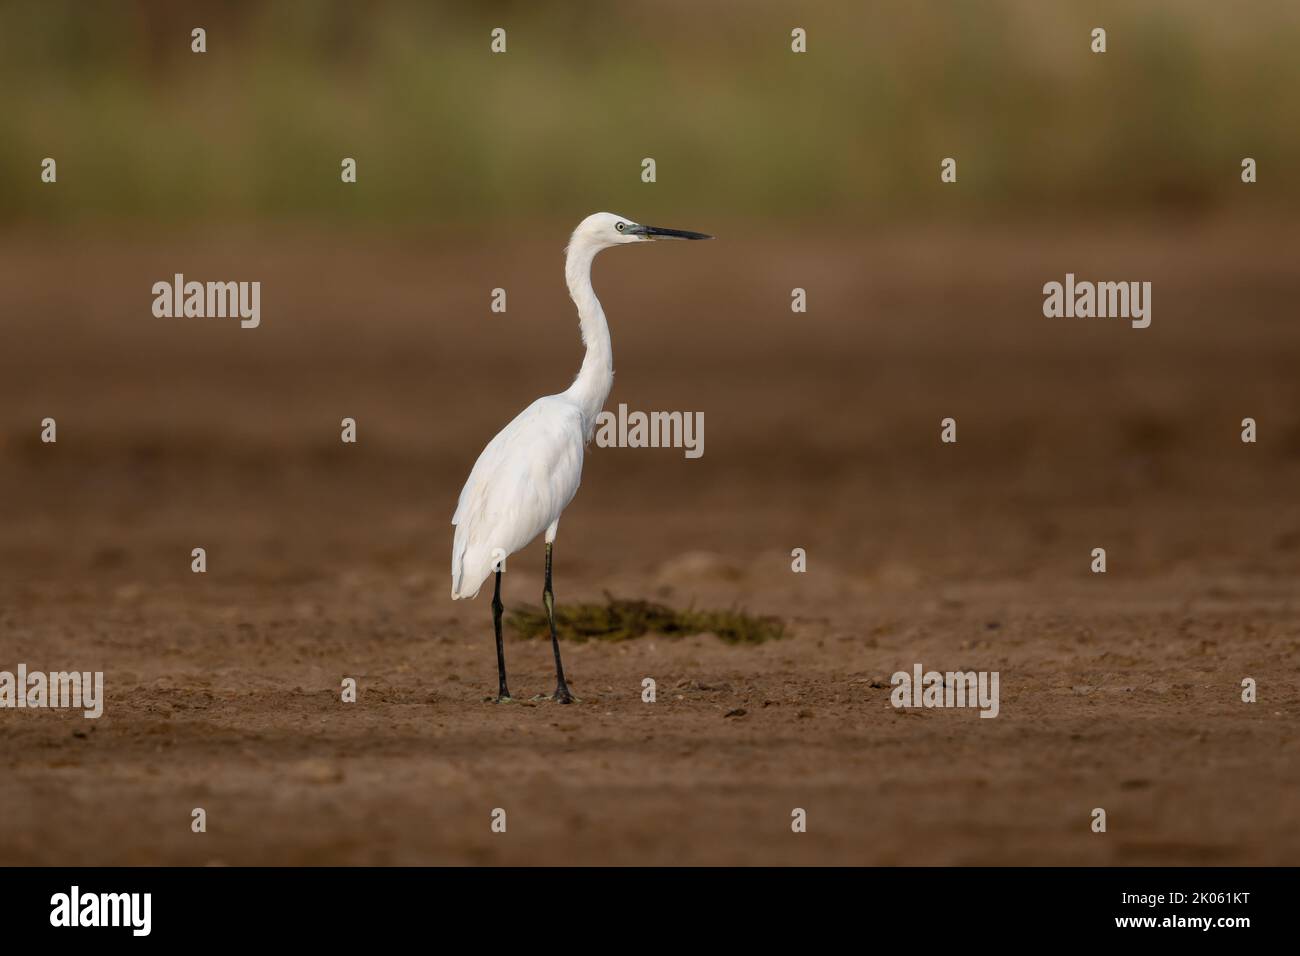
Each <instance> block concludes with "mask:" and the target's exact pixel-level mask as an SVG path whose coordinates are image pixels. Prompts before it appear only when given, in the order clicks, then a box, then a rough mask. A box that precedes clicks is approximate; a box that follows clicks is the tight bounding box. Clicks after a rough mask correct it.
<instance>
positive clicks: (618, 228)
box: [614, 222, 624, 232]
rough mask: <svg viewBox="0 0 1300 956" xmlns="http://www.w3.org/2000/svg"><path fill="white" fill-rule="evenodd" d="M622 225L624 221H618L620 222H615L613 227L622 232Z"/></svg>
mask: <svg viewBox="0 0 1300 956" xmlns="http://www.w3.org/2000/svg"><path fill="white" fill-rule="evenodd" d="M623 226H624V223H621V222H620V223H617V224H616V225H615V226H614V228H615V229H617V230H618V231H619V232H622V231H623Z"/></svg>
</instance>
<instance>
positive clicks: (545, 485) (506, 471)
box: [451, 395, 585, 598]
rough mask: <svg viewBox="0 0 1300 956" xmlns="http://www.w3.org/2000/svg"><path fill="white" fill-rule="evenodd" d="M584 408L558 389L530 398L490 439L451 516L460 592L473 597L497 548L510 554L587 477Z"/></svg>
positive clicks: (455, 586)
mask: <svg viewBox="0 0 1300 956" xmlns="http://www.w3.org/2000/svg"><path fill="white" fill-rule="evenodd" d="M584 444H585V442H584V439H583V434H582V413H581V412H580V411H579V410H578V408H577V406H575V405H572V404H570V403H569V402H566V401H564V400H563V399H561V398H559V397H558V396H555V395H548V396H547V397H545V398H539V399H538V400H537V401H535V402H533V404H531V405H529V406H528V407H527V408H525V409H524V410H523V411H522V412H520V413H519V414H518V415H517V416H515V418H514V420H513V421H511V422H510V424H509V425H507V426H506V427H505V428H503V429H501V431H500V432H498V433H497V435H496V437H495V438H493V439H492V440H491V441H490V442H488V444H487V447H486V448H484V449H483V453H482V454H481V455H479V456H478V461H476V462H475V463H474V468H473V470H472V471H471V472H470V475H469V480H468V481H466V482H465V487H464V488H463V489H462V490H461V493H460V501H459V502H458V504H457V506H456V514H455V515H454V516H453V517H452V519H451V523H452V524H454V525H455V526H456V534H455V537H454V540H453V542H452V555H451V577H452V597H453V598H460V597H473V596H474V595H476V594H477V593H478V589H479V588H480V587H481V586H482V584H483V582H484V581H485V580H486V579H487V576H488V575H489V574H490V573H491V572H492V565H493V563H494V558H495V555H496V550H497V549H500V550H501V552H502V554H504V555H510V554H513V553H514V552H515V551H518V550H519V549H520V548H522V547H524V546H525V545H527V544H528V543H529V542H530V541H532V540H533V539H534V538H536V537H537V535H538V534H540V533H541V532H542V531H543V530H545V529H546V528H547V527H549V526H550V525H551V524H552V523H553V522H555V521H557V520H559V517H560V513H561V512H563V511H564V509H565V508H566V507H567V506H568V504H569V502H570V501H572V500H573V496H574V495H575V494H577V491H578V485H579V483H580V482H581V480H582V455H583V445H584Z"/></svg>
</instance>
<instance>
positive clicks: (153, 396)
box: [0, 221, 1300, 864]
mask: <svg viewBox="0 0 1300 956" xmlns="http://www.w3.org/2000/svg"><path fill="white" fill-rule="evenodd" d="M670 225H680V226H685V227H688V228H703V229H710V230H711V231H716V232H718V233H720V234H721V236H722V238H720V239H719V241H717V242H714V243H709V244H690V245H687V244H673V245H667V244H663V245H658V246H655V247H647V248H637V249H619V250H614V251H612V252H609V253H606V254H605V255H604V256H602V258H601V259H600V260H598V262H597V271H596V281H597V288H598V291H599V292H600V293H601V295H602V298H603V300H604V302H605V305H606V309H607V311H608V313H609V315H610V318H611V323H612V327H613V336H614V349H615V356H616V364H617V367H618V378H617V381H616V383H615V387H614V393H613V396H612V397H611V402H612V403H617V402H626V403H628V404H629V405H630V406H631V407H632V408H634V409H682V410H690V411H695V410H698V411H703V412H704V414H705V421H706V432H705V442H706V444H705V454H704V456H703V457H702V458H700V459H698V460H695V461H691V460H687V459H686V458H684V456H683V455H682V453H681V452H680V451H678V450H644V449H594V450H593V451H592V452H591V453H590V454H589V457H588V461H587V468H586V474H585V476H584V484H583V487H582V490H581V491H580V492H579V494H578V497H577V499H576V500H575V502H574V504H573V505H572V506H571V508H570V510H569V512H568V513H567V514H566V516H565V519H564V522H563V524H562V526H561V530H560V537H559V542H558V544H557V547H556V593H557V598H558V601H559V602H561V603H563V602H565V601H577V600H593V599H599V598H600V597H601V594H602V593H603V592H604V591H609V592H611V593H613V594H615V595H618V596H622V597H639V598H648V599H653V600H659V601H663V602H666V603H669V604H672V605H674V606H679V607H685V606H688V605H691V604H694V605H695V606H696V607H701V608H712V607H731V606H738V607H744V608H747V609H749V610H750V611H752V612H756V613H764V614H775V615H779V616H780V617H782V618H783V619H784V620H785V621H786V622H787V623H788V625H789V627H790V631H791V636H790V637H789V638H788V639H786V640H783V641H779V642H774V643H769V644H765V645H762V646H758V647H736V646H728V645H725V644H723V643H721V642H720V641H718V640H717V639H716V638H714V637H712V636H708V635H701V636H697V637H692V638H687V639H682V640H675V641H674V640H667V639H664V638H662V637H653V636H648V637H644V638H641V639H639V640H635V641H630V642H626V643H622V644H617V645H611V644H607V643H587V644H582V645H568V646H566V647H565V649H564V650H565V654H566V665H567V667H568V670H569V673H570V675H571V679H572V684H573V687H574V690H575V692H576V693H577V694H578V695H579V696H580V697H582V698H583V701H582V703H580V704H577V705H574V706H571V707H560V706H557V705H554V704H551V703H548V702H543V703H539V704H516V705H509V706H497V705H494V704H491V703H485V702H484V697H485V695H487V694H489V693H491V692H492V691H493V689H494V684H495V661H494V653H493V649H492V639H491V619H490V609H489V606H488V595H486V594H484V595H481V596H480V597H479V599H478V600H477V601H474V602H469V603H457V602H452V601H451V600H450V598H449V574H448V556H449V552H450V541H451V527H450V525H449V519H450V516H451V512H452V509H453V506H454V502H455V498H456V494H457V492H458V490H459V487H460V484H461V482H462V481H463V480H464V478H465V476H466V475H467V474H468V471H469V467H470V465H471V464H472V462H473V460H474V458H475V456H476V455H477V453H478V451H479V449H480V448H481V447H482V445H483V444H484V443H485V442H486V441H487V439H488V438H489V437H491V435H492V434H493V433H494V432H495V430H496V429H497V428H499V427H500V426H501V425H503V424H504V423H505V422H506V421H508V420H509V419H510V417H511V416H513V415H514V414H515V412H517V411H518V410H519V409H520V408H522V407H523V406H524V405H526V404H527V403H528V402H529V401H531V400H532V399H533V398H534V397H535V396H537V395H540V394H544V393H547V392H552V391H558V390H560V389H562V388H563V387H565V386H566V385H567V384H568V381H569V380H570V378H571V377H572V375H573V373H574V372H575V371H576V369H577V366H578V362H579V358H580V351H579V344H578V338H577V327H576V321H575V320H574V318H573V315H572V311H571V307H570V305H569V303H568V301H567V299H566V297H565V294H564V290H563V286H562V284H561V279H560V262H561V259H560V256H561V252H562V249H563V245H564V239H565V230H566V228H567V227H566V224H550V225H545V224H543V225H539V226H537V227H536V228H532V227H530V228H528V229H519V228H512V229H509V230H504V229H503V230H502V231H501V232H500V233H485V234H483V235H481V236H478V237H475V238H473V239H472V240H470V241H468V242H467V241H465V240H464V239H463V238H462V237H455V236H452V235H450V234H447V235H445V236H444V235H441V234H429V233H418V234H393V235H379V234H377V233H361V234H354V233H348V232H346V231H344V230H339V231H338V232H337V233H334V234H332V235H328V234H326V233H327V231H326V230H321V233H320V234H317V235H302V234H297V233H279V232H274V231H267V230H256V229H248V230H244V231H234V232H230V233H225V234H219V235H196V234H193V233H185V232H179V231H178V232H177V233H175V234H169V233H166V232H158V233H154V234H152V235H150V236H147V237H146V236H140V235H135V236H132V235H125V236H123V235H115V234H108V233H104V234H91V233H86V232H80V233H76V234H71V235H69V234H57V235H53V234H52V235H46V236H40V235H33V234H31V233H27V232H24V233H22V234H18V233H11V234H9V235H7V236H5V237H0V262H3V263H4V266H3V269H2V270H0V316H3V322H4V344H3V348H0V461H3V468H0V529H2V530H0V669H10V670H12V669H13V668H15V667H16V665H17V664H18V663H19V662H24V663H26V664H27V665H28V666H29V667H30V668H32V669H42V670H63V669H78V670H103V671H104V672H105V681H106V693H107V704H106V710H105V714H104V716H103V717H102V718H101V719H100V720H98V721H87V720H83V719H81V718H80V717H77V716H73V715H71V714H68V713H64V712H58V711H30V710H28V711H17V710H3V711H0V863H7V864H53V863H77V864H81V863H108V864H145V863H166V864H208V863H225V864H272V863H280V864H330V863H342V864H479V863H488V864H537V863H578V864H601V863H615V864H636V863H650V864H669V863H672V864H727V863H739V864H761V863H797V864H814V863H835V864H904V863H923V864H940V863H942V864H975V863H986V864H1009V863H1036V864H1067V863H1082V864H1114V863H1119V864H1146V863H1155V864H1172V863H1188V864H1283V863H1289V864H1295V863H1300V826H1297V818H1298V816H1300V796H1298V795H1300V764H1298V763H1297V759H1296V758H1297V756H1298V754H1300V735H1297V713H1298V712H1297V705H1296V695H1297V685H1298V684H1300V680H1298V678H1300V671H1298V669H1297V651H1300V621H1298V618H1297V610H1298V609H1300V591H1298V589H1297V572H1298V571H1300V510H1297V506H1296V505H1297V490H1298V489H1300V381H1297V377H1296V370H1297V361H1298V360H1300V323H1297V321H1296V320H1297V316H1296V314H1295V308H1296V305H1295V304H1296V302H1297V301H1300V277H1297V273H1296V269H1295V257H1294V252H1295V248H1296V243H1295V238H1296V237H1295V234H1294V230H1293V229H1292V230H1289V231H1288V229H1287V228H1284V227H1281V226H1267V225H1263V226H1252V225H1250V224H1248V223H1233V222H1217V221H1213V222H1195V221H1189V222H1180V223H1173V224H1142V223H1136V224H1118V225H1117V224H1110V223H1106V224H1097V225H1095V226H1090V227H1085V228H1082V229H1076V230H1074V231H1070V232H1066V231H1065V230H1062V229H1060V228H1055V227H1050V226H1021V227H1012V226H1006V227H1001V228H996V227H980V228H978V229H977V228H973V227H972V228H970V229H958V228H946V229H920V228H918V229H909V230H905V231H899V232H891V231H888V230H883V229H877V230H875V231H870V232H866V233H863V232H854V231H851V230H847V229H846V230H843V231H840V232H838V233H828V232H827V231H825V230H822V229H813V228H809V229H807V230H803V231H798V230H796V231H795V232H793V233H791V232H789V231H788V230H784V229H783V230H775V229H773V230H767V229H765V228H763V227H762V226H761V225H755V224H750V225H748V226H744V227H742V226H740V225H736V226H733V227H731V228H728V227H727V226H726V224H716V223H707V222H682V223H670ZM1067 271H1068V272H1074V273H1076V274H1078V275H1079V276H1080V277H1081V278H1093V279H1115V280H1121V279H1149V280H1151V281H1152V282H1153V283H1154V292H1153V300H1152V305H1153V313H1152V315H1153V322H1152V326H1151V327H1150V328H1149V329H1146V330H1135V329H1132V328H1129V327H1128V326H1127V324H1125V323H1122V322H1118V321H1114V320H1102V319H1092V320H1066V319H1058V320H1050V319H1046V318H1044V317H1043V315H1042V314H1041V305H1042V295H1041V291H1040V290H1041V287H1042V284H1043V283H1044V282H1047V281H1049V280H1051V279H1058V280H1059V279H1062V278H1063V277H1064V275H1065V273H1066V272H1067ZM175 272H183V273H185V274H186V276H187V277H189V278H197V279H200V280H206V279H222V280H225V279H258V280H260V281H261V282H262V283H263V297H262V310H263V318H262V326H261V328H259V329H256V330H241V329H239V328H238V327H237V326H236V325H234V324H233V323H232V322H230V321H223V320H198V319H188V320H187V319H155V318H154V317H153V316H152V315H151V314H150V304H151V301H152V295H151V293H150V291H149V290H150V287H151V285H152V284H153V283H154V282H155V281H158V280H160V279H167V278H169V277H170V276H171V275H172V274H173V273H175ZM497 286H501V287H505V288H506V289H507V290H508V295H509V300H508V307H509V311H508V312H507V313H506V314H505V315H493V314H492V313H490V312H489V310H488V303H489V290H491V289H492V288H494V287H497ZM795 286H801V287H804V288H806V289H807V290H808V299H809V312H808V313H807V314H806V315H794V314H792V313H791V311H790V308H789V302H790V290H791V288H793V287H795ZM46 416H49V417H53V418H55V419H56V420H57V423H58V442H57V444H54V445H47V444H42V443H41V442H40V441H39V440H38V431H39V422H40V421H41V419H42V418H44V417H46ZM344 416H352V417H355V418H356V419H357V421H358V423H359V438H360V440H359V442H358V443H357V444H356V445H355V446H344V445H343V444H341V443H340V441H339V422H340V419H341V418H343V417H344ZM945 416H952V417H954V418H956V419H957V422H958V439H959V440H958V442H957V444H955V445H943V444H941V443H940V441H939V421H940V419H941V418H943V417H945ZM1246 416H1251V417H1254V418H1255V419H1257V421H1258V423H1259V436H1260V438H1259V441H1258V443H1257V444H1253V445H1248V444H1243V443H1242V442H1241V441H1240V440H1239V433H1240V429H1241V425H1240V423H1241V419H1242V418H1244V417H1246ZM199 546H201V547H204V548H206V549H207V554H208V568H209V569H208V572H207V573H206V574H205V575H196V574H193V573H191V571H190V551H191V549H192V548H194V547H199ZM796 547H802V548H805V549H807V554H808V570H807V573H806V574H794V573H792V571H791V568H790V552H791V549H792V548H796ZM1094 547H1104V548H1106V550H1107V553H1108V566H1109V570H1108V573H1106V574H1105V575H1094V574H1092V573H1090V571H1089V562H1090V552H1091V550H1092V549H1093V548H1094ZM540 571H541V549H540V545H535V546H534V547H533V548H531V549H530V550H529V551H528V552H526V553H524V554H521V555H519V556H517V557H516V558H514V559H512V562H511V568H510V571H509V573H508V574H507V575H506V595H505V598H506V603H507V605H511V604H518V603H519V602H521V601H527V602H528V603H533V604H535V603H537V599H538V597H539V592H540V589H541V576H540ZM506 653H507V658H508V662H509V664H510V667H511V684H512V688H513V689H514V691H515V693H516V694H517V695H519V696H520V697H527V696H529V695H532V694H536V693H544V692H548V691H549V690H550V689H551V686H552V682H553V677H552V668H551V663H550V649H549V647H548V646H547V645H546V644H544V643H542V642H538V641H525V640H521V639H512V640H509V641H508V643H507V648H506ZM916 662H920V663H922V664H923V665H924V666H925V667H926V668H927V669H929V668H934V669H938V670H957V669H974V670H990V671H992V670H996V671H998V672H999V673H1000V675H1001V713H1000V716H999V717H998V718H997V719H994V720H984V719H979V718H978V717H977V715H976V713H975V712H973V711H961V712H957V711H934V710H929V711H920V712H918V711H911V712H903V711H898V710H895V709H894V708H893V707H892V706H891V705H890V701H889V688H888V686H887V682H888V679H889V676H890V674H891V673H893V672H894V671H896V670H900V669H905V670H910V668H911V667H912V665H913V664H914V663H916ZM348 676H351V677H355V678H356V679H357V681H358V682H359V687H360V699H359V701H358V702H357V703H355V704H350V705H349V704H344V703H342V702H341V701H340V682H341V681H342V679H343V678H344V677H348ZM645 677H653V678H654V679H655V680H656V681H657V685H658V700H657V702H656V703H654V704H646V703H643V702H642V700H641V696H640V693H641V686H642V680H643V678H645ZM1245 677H1252V678H1254V679H1255V680H1256V681H1257V682H1258V687H1259V692H1258V693H1259V701H1258V703H1255V704H1246V703H1243V702H1242V701H1241V699H1240V695H1241V682H1242V679H1243V678H1245ZM880 685H885V686H880ZM738 710H743V711H744V714H743V715H734V714H733V715H732V716H727V714H728V713H730V712H733V711H738ZM195 807H203V808H204V809H205V810H206V811H207V819H208V829H207V833H206V834H201V835H199V834H194V833H192V832H191V830H190V820H191V810H192V809H193V808H195ZM796 807H800V808H804V809H805V810H806V812H807V819H808V831H807V833H804V834H795V833H792V832H791V827H790V822H791V811H792V809H793V808H796ZM1095 807H1103V808H1105V809H1106V811H1107V813H1108V830H1107V832H1106V833H1105V834H1095V833H1093V832H1091V830H1090V827H1089V824H1090V821H1091V812H1092V810H1093V808H1095ZM494 808H503V809H504V810H505V811H506V813H507V831H506V833H504V834H494V833H493V832H491V829H490V822H491V814H492V811H493V810H494Z"/></svg>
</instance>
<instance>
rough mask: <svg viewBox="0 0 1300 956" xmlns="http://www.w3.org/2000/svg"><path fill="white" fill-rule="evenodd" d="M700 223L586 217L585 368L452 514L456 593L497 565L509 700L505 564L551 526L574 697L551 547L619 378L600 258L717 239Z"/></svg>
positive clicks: (475, 585)
mask: <svg viewBox="0 0 1300 956" xmlns="http://www.w3.org/2000/svg"><path fill="white" fill-rule="evenodd" d="M711 238H712V236H706V235H705V234H704V233H701V232H687V231H685V230H681V229H661V228H658V227H656V226H643V225H640V224H639V223H635V222H633V221H632V220H630V219H628V218H626V217H625V216H616V215H614V214H613V213H608V212H598V213H594V214H592V215H590V216H588V217H587V218H586V219H584V220H582V222H580V223H579V224H578V228H577V229H575V230H574V231H573V236H572V238H570V239H569V247H568V249H567V250H566V253H565V262H564V278H565V281H566V282H567V283H568V286H569V295H570V296H572V298H573V302H574V304H575V305H576V306H577V307H578V322H579V325H580V327H581V330H582V342H583V344H584V345H585V346H586V348H587V352H586V355H585V357H584V358H583V360H582V368H581V369H579V371H578V377H577V378H575V379H574V380H573V384H572V385H570V386H569V387H568V388H567V389H565V390H564V391H563V392H560V393H559V394H558V395H547V396H545V397H543V398H539V399H538V400H537V401H535V402H533V403H532V404H531V405H529V406H528V407H527V408H525V409H524V410H523V411H522V412H520V413H519V414H518V415H517V416H515V419H514V421H512V422H511V423H510V424H509V425H507V426H506V427H505V428H503V429H501V431H499V432H497V435H496V437H495V438H493V439H492V440H491V441H490V442H488V443H487V447H486V448H484V449H483V452H482V454H480V455H479V456H478V461H476V462H475V463H474V468H473V470H472V471H471V472H470V474H469V480H468V481H466V482H465V487H464V488H463V489H461V492H460V500H459V502H458V503H457V505H456V513H455V515H454V516H453V517H452V519H451V523H452V524H453V525H455V526H456V533H455V536H454V538H453V541H452V546H451V596H452V599H453V600H457V599H460V598H473V597H476V596H477V595H478V592H479V588H481V587H482V586H483V582H484V581H486V580H487V577H488V575H489V574H491V573H493V572H494V571H495V572H496V591H495V593H494V594H493V595H492V623H493V627H494V629H495V631H496V639H497V677H498V696H497V700H498V701H508V700H510V691H509V690H508V689H507V688H506V660H505V652H504V650H503V649H502V646H501V611H502V605H501V570H502V568H503V567H504V565H505V559H506V558H507V557H508V556H509V555H511V554H513V553H514V552H516V551H518V550H519V549H520V548H523V547H525V546H527V545H528V544H529V543H530V542H531V541H532V540H533V539H534V538H536V537H537V536H538V535H539V534H541V532H542V531H543V530H545V532H546V583H545V585H544V586H543V589H542V603H543V604H545V605H546V615H547V617H548V618H549V620H550V625H551V646H552V648H553V649H554V651H555V695H554V698H553V699H554V700H556V701H558V702H559V703H562V704H568V703H572V702H573V695H572V694H571V693H570V692H569V687H568V684H566V683H565V680H564V666H563V665H562V664H561V663H560V642H559V640H558V638H557V637H556V634H555V595H554V593H553V592H552V591H551V547H552V545H553V544H554V543H555V532H556V529H557V528H558V527H559V524H560V515H561V514H562V513H563V511H564V509H565V508H566V507H567V506H568V504H569V502H570V501H572V500H573V496H574V495H575V494H577V491H578V484H579V483H580V482H581V480H582V455H583V449H584V447H585V446H586V444H587V442H589V441H590V440H591V437H592V433H593V432H594V430H595V427H596V417H597V416H598V415H599V414H600V412H601V409H603V408H604V406H605V399H606V398H608V397H609V390H610V388H611V387H612V386H613V384H614V354H613V351H612V350H611V348H610V341H609V325H608V324H607V323H606V322H605V310H604V309H602V308H601V306H600V301H599V300H598V299H597V298H596V292H595V290H594V289H593V288H592V287H591V263H592V260H593V259H595V257H596V253H598V252H600V251H601V250H602V249H607V248H609V247H610V246H619V245H624V244H627V243H632V242H646V241H649V240H653V239H711Z"/></svg>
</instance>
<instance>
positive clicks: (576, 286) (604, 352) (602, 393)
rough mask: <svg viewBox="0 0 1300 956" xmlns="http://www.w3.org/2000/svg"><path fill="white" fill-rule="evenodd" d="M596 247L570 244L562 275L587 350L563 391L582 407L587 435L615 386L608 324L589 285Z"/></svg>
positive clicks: (589, 434)
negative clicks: (571, 380)
mask: <svg viewBox="0 0 1300 956" xmlns="http://www.w3.org/2000/svg"><path fill="white" fill-rule="evenodd" d="M597 251H598V250H596V249H593V248H591V247H589V246H586V245H571V246H570V247H569V251H568V256H567V258H566V260H565V263H564V278H565V281H566V282H567V283H568V286H569V295H570V296H572V297H573V304H574V305H576V306H577V307H578V324H579V326H580V327H581V329H582V342H583V344H584V345H586V346H587V354H586V355H585V356H584V357H583V359H582V368H580V369H579V370H578V377H577V378H575V379H574V380H573V384H572V385H570V386H569V388H568V391H566V392H565V394H566V395H567V396H568V397H569V398H571V399H572V400H573V401H574V402H575V403H576V404H577V405H578V407H579V408H581V409H582V423H583V425H584V430H585V431H586V434H587V436H588V437H590V436H591V433H592V430H593V429H594V428H595V427H596V416H597V415H599V414H600V412H601V409H603V408H604V407H605V399H607V398H608V397H609V390H610V389H611V388H613V386H614V351H613V348H612V347H611V345H610V341H609V324H608V323H607V322H606V321H605V310H604V309H602V308H601V307H600V300H599V299H597V298H596V290H595V289H593V288H592V287H591V260H592V259H594V258H595V256H596V252H597Z"/></svg>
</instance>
